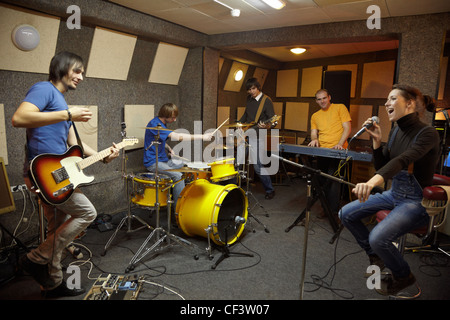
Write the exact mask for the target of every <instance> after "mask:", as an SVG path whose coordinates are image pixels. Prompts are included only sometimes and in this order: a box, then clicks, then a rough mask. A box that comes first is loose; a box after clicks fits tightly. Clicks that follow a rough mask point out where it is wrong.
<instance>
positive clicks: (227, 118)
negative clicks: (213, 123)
mask: <svg viewBox="0 0 450 320" xmlns="http://www.w3.org/2000/svg"><path fill="white" fill-rule="evenodd" d="M229 119H230V118H227V120H225V121H224V122H223V123H222V124H221V125H220V126H218V127H217V129H216V130H214V131H213V133H212V135H214V133H216V132H217V130H219V129H220V128H221V127H222V126H223V125H224V124H225V123H226V122H227V121H228V120H229Z"/></svg>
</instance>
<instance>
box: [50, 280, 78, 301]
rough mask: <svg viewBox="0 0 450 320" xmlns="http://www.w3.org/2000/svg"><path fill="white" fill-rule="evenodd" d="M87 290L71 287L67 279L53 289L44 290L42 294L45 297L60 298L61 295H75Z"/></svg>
mask: <svg viewBox="0 0 450 320" xmlns="http://www.w3.org/2000/svg"><path fill="white" fill-rule="evenodd" d="M85 292H86V290H84V289H83V288H80V289H76V288H74V289H69V288H68V287H67V284H66V282H65V281H63V282H62V283H61V284H60V285H59V286H57V287H56V288H54V289H51V290H42V291H41V295H42V296H43V297H45V298H59V297H75V296H78V295H80V294H83V293H85Z"/></svg>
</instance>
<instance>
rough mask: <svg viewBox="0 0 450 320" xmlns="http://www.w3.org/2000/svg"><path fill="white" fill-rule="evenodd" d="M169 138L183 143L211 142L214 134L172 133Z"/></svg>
mask: <svg viewBox="0 0 450 320" xmlns="http://www.w3.org/2000/svg"><path fill="white" fill-rule="evenodd" d="M169 138H170V140H172V141H183V140H187V141H190V140H206V141H209V140H211V138H212V134H210V133H205V134H187V133H181V132H175V131H172V132H171V133H170V134H169Z"/></svg>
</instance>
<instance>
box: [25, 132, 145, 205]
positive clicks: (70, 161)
mask: <svg viewBox="0 0 450 320" xmlns="http://www.w3.org/2000/svg"><path fill="white" fill-rule="evenodd" d="M138 141H139V140H138V139H137V138H125V139H123V140H122V142H120V143H118V144H117V145H116V147H117V148H118V149H122V148H124V147H126V146H131V145H133V144H136V143H138ZM110 154H111V151H110V148H107V149H105V150H103V151H100V152H98V153H96V154H93V155H91V156H89V157H87V158H85V159H83V153H82V150H81V147H80V146H78V145H74V146H72V147H70V148H69V149H67V151H66V152H65V153H63V154H52V153H43V154H41V155H38V156H37V157H35V158H34V159H33V160H31V163H30V178H31V181H32V182H33V184H34V186H35V187H36V191H37V192H38V194H39V195H40V197H41V199H42V200H43V201H44V202H46V203H47V204H51V205H57V204H61V203H64V202H66V201H67V200H68V199H69V198H70V197H71V196H72V193H73V192H74V190H75V188H76V187H78V186H81V185H84V184H88V183H91V182H92V181H93V180H94V177H91V176H87V175H85V174H84V173H83V169H85V168H87V167H88V166H90V165H91V164H94V163H95V162H97V161H100V160H102V159H103V158H106V157H107V156H109V155H110Z"/></svg>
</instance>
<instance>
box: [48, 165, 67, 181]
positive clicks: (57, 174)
mask: <svg viewBox="0 0 450 320" xmlns="http://www.w3.org/2000/svg"><path fill="white" fill-rule="evenodd" d="M52 176H53V179H54V180H55V182H56V183H57V184H58V183H61V182H62V181H64V180H66V179H69V175H68V174H67V171H66V168H64V167H61V168H59V169H56V170H55V171H52Z"/></svg>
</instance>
